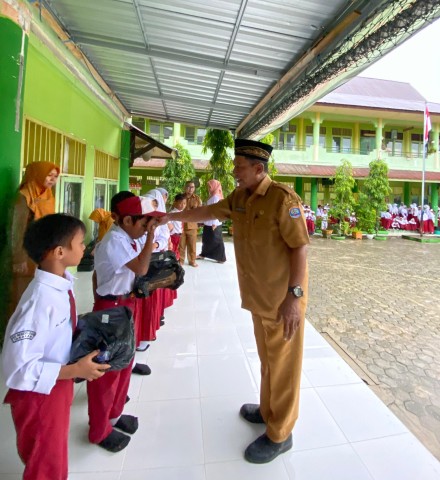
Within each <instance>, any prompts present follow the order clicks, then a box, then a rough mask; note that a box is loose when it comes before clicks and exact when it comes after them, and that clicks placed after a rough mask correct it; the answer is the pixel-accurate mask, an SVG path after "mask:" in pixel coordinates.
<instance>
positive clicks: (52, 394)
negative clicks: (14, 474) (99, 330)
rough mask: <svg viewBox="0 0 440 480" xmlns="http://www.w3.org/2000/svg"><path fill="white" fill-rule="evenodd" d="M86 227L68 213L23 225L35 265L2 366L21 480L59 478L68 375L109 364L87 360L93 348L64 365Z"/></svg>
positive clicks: (99, 372)
mask: <svg viewBox="0 0 440 480" xmlns="http://www.w3.org/2000/svg"><path fill="white" fill-rule="evenodd" d="M84 232H85V226H84V224H83V223H82V222H81V220H78V219H77V218H75V217H72V216H70V215H64V214H54V215H47V216H45V217H43V218H41V219H40V220H38V221H36V222H34V223H32V224H30V226H29V227H28V230H27V232H26V235H25V238H24V248H25V249H26V251H27V253H28V255H29V257H30V258H31V259H32V260H33V261H34V262H35V263H36V264H38V269H37V270H36V272H35V277H34V279H33V280H32V282H31V283H30V284H29V286H28V287H27V289H26V291H25V292H24V293H23V296H22V297H21V300H20V302H19V304H18V306H17V309H16V310H15V312H14V314H13V315H12V317H11V319H10V320H9V323H8V327H7V329H6V334H5V342H4V346H3V372H4V376H5V379H6V385H7V386H8V387H9V391H8V393H7V395H6V397H5V400H4V402H5V403H8V404H10V405H11V413H12V418H13V421H14V424H15V429H16V431H17V448H18V453H19V455H20V458H21V459H22V461H23V463H24V464H25V469H24V473H23V479H25V480H43V479H44V480H46V479H48V478H50V479H51V480H66V479H67V474H68V433H69V420H70V406H71V404H72V400H73V382H72V379H73V378H75V377H80V378H85V379H87V380H89V381H92V380H94V379H97V378H99V377H101V376H103V375H104V373H105V370H107V369H108V368H110V365H103V364H98V363H95V362H93V357H95V356H96V355H97V354H98V353H99V350H97V351H95V352H92V353H90V354H89V355H86V356H85V357H83V358H82V359H80V360H79V361H78V362H76V363H74V364H72V365H67V363H68V361H69V358H70V348H71V345H72V333H73V330H74V328H75V326H76V309H75V300H74V297H73V293H72V289H73V282H72V279H73V277H72V276H71V275H70V274H69V273H68V272H67V271H66V268H67V267H71V266H76V265H78V264H79V262H80V261H81V258H82V256H83V253H84V248H85V246H84Z"/></svg>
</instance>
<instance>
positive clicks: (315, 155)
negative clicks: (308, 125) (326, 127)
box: [312, 112, 321, 162]
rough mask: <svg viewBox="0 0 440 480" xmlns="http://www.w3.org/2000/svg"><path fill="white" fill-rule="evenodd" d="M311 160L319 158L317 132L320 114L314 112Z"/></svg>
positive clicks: (319, 124) (319, 125)
mask: <svg viewBox="0 0 440 480" xmlns="http://www.w3.org/2000/svg"><path fill="white" fill-rule="evenodd" d="M312 122H313V161H314V162H317V161H318V160H319V133H320V127H321V114H320V113H319V112H316V114H315V120H314V121H313V120H312Z"/></svg>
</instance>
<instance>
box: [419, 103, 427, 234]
mask: <svg viewBox="0 0 440 480" xmlns="http://www.w3.org/2000/svg"><path fill="white" fill-rule="evenodd" d="M426 109H427V105H426V102H425V109H424V111H423V165H422V201H421V204H420V205H421V207H422V210H421V212H420V236H421V237H422V236H423V212H424V206H425V164H426V144H427V141H426Z"/></svg>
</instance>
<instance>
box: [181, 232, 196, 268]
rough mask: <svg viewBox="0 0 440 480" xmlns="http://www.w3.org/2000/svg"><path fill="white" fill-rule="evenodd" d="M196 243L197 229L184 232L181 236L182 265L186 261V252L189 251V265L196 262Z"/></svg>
mask: <svg viewBox="0 0 440 480" xmlns="http://www.w3.org/2000/svg"><path fill="white" fill-rule="evenodd" d="M196 243H197V229H194V230H184V231H183V232H182V235H181V236H180V242H179V255H180V263H182V264H183V263H184V261H185V250H187V251H188V263H190V264H191V263H195V262H196Z"/></svg>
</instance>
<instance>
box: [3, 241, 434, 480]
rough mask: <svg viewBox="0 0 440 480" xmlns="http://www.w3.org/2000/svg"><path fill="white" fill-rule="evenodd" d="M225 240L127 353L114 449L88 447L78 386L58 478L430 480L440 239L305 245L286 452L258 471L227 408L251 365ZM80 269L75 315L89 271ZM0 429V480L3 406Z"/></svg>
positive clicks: (245, 320)
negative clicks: (133, 361)
mask: <svg viewBox="0 0 440 480" xmlns="http://www.w3.org/2000/svg"><path fill="white" fill-rule="evenodd" d="M226 248H227V256H228V261H227V263H225V264H223V265H219V264H215V263H212V262H209V261H201V262H199V264H200V267H199V268H198V269H192V268H189V267H188V269H187V272H186V280H185V284H184V285H183V286H182V287H181V288H180V289H179V298H178V300H177V302H176V303H175V305H174V306H173V307H171V308H170V309H169V310H167V313H166V323H165V326H164V327H162V328H161V330H160V331H159V332H158V337H157V340H156V341H155V342H152V343H151V346H150V348H149V349H148V350H147V352H145V353H140V354H137V360H138V361H147V362H148V364H149V365H150V366H151V368H152V371H153V372H152V374H151V376H147V377H139V376H133V377H132V382H131V386H130V392H129V395H130V397H131V400H130V402H129V403H128V404H127V406H126V413H130V414H135V415H137V416H138V417H139V421H140V427H139V430H138V432H136V434H135V435H133V437H132V440H131V442H130V444H129V446H128V447H127V448H126V449H125V450H124V451H122V452H120V453H118V454H110V453H108V452H106V451H104V450H102V449H100V448H99V447H96V446H93V445H90V444H89V443H88V442H87V403H86V394H85V388H84V385H83V384H82V385H79V386H77V387H76V396H75V400H74V404H73V408H72V420H71V429H70V462H69V465H70V475H69V480H141V479H142V480H144V479H148V480H224V479H228V480H248V479H249V480H251V479H252V480H263V479H267V478H272V479H274V480H333V479H334V480H354V479H355V480H432V479H440V463H439V462H438V460H437V459H436V458H435V457H437V458H440V360H439V358H438V355H437V353H438V352H439V351H440V348H439V347H440V335H439V328H440V327H439V319H440V302H439V300H438V299H439V295H438V290H439V286H440V285H439V284H440V280H439V277H438V269H439V265H440V262H439V260H440V245H438V244H437V245H435V244H433V245H431V244H420V243H416V242H409V241H404V240H402V239H400V238H390V239H388V240H387V241H375V240H371V241H368V240H363V241H355V240H345V241H334V240H325V239H322V238H313V239H312V241H311V246H310V254H309V259H310V261H309V265H310V300H309V309H308V312H307V319H308V322H307V324H306V341H305V354H304V364H303V379H302V391H301V410H300V418H299V420H298V422H297V425H296V428H295V430H294V435H293V441H294V446H293V449H292V450H291V451H290V452H288V453H286V454H284V455H282V456H280V457H278V458H277V459H276V460H275V461H274V462H272V463H270V464H268V465H260V466H258V465H251V464H248V463H246V462H245V461H244V460H243V451H244V449H245V447H246V446H247V445H248V444H249V443H250V442H251V441H253V440H254V439H255V438H256V437H257V436H258V435H260V434H261V433H262V431H263V429H262V428H261V426H255V425H250V424H247V423H246V422H245V421H243V420H242V419H241V418H240V417H239V416H238V410H239V408H240V406H241V404H242V403H245V402H253V401H257V398H258V393H257V392H258V385H259V362H258V358H257V353H256V347H255V342H254V339H253V334H252V325H251V318H250V314H249V313H248V312H246V311H244V310H241V309H240V299H239V293H238V286H237V279H236V272H235V264H234V250H233V243H232V242H230V241H228V242H227V244H226ZM77 277H78V280H77V282H76V294H77V300H78V302H77V303H78V309H79V311H81V312H85V311H88V310H90V309H91V306H92V297H91V291H90V277H91V275H90V274H89V273H79V274H77ZM4 391H5V387H4V384H3V382H2V383H1V386H0V395H2V396H3V395H4ZM0 426H1V427H0V479H1V480H17V479H19V478H21V476H20V472H21V471H22V467H21V465H20V461H19V459H18V456H17V454H16V450H15V434H14V431H13V426H12V422H11V420H10V413H9V407H8V406H5V405H2V406H1V407H0ZM429 450H430V451H431V452H432V453H431V452H430V451H429Z"/></svg>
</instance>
